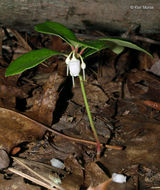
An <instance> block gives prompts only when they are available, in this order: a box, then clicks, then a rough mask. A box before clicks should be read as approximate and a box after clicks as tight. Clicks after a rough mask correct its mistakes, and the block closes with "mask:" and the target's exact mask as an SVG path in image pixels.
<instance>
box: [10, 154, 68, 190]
mask: <svg viewBox="0 0 160 190" xmlns="http://www.w3.org/2000/svg"><path fill="white" fill-rule="evenodd" d="M12 158H13V159H14V160H15V161H16V162H17V163H18V164H19V165H21V166H23V167H24V168H26V169H27V170H28V171H30V172H31V173H33V174H34V175H35V176H37V177H39V178H40V179H42V180H43V181H45V182H46V183H48V184H50V185H52V186H55V187H56V188H58V189H60V190H64V189H63V188H62V187H60V186H59V185H57V184H55V183H53V182H52V181H50V180H48V179H47V178H45V177H43V176H41V175H39V174H38V173H37V172H35V171H34V170H32V169H31V168H30V167H29V166H27V165H26V164H24V163H23V162H22V161H21V160H20V159H18V158H16V157H12Z"/></svg>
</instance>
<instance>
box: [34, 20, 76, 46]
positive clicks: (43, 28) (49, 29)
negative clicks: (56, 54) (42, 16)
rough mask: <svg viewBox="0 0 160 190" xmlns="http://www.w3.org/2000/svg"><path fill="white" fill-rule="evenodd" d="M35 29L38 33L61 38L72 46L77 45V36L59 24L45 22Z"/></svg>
mask: <svg viewBox="0 0 160 190" xmlns="http://www.w3.org/2000/svg"><path fill="white" fill-rule="evenodd" d="M34 29H35V30H36V31H37V32H41V33H44V34H51V35H55V36H59V37H60V38H62V39H63V40H65V41H66V42H68V43H69V44H71V45H74V43H76V41H77V38H76V36H75V34H74V33H73V32H72V31H71V30H69V29H68V28H66V27H65V26H64V25H62V24H60V23H57V22H44V23H41V24H37V25H36V26H35V28H34ZM71 41H72V42H71Z"/></svg>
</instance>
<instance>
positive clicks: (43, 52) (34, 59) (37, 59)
mask: <svg viewBox="0 0 160 190" xmlns="http://www.w3.org/2000/svg"><path fill="white" fill-rule="evenodd" d="M53 55H64V54H63V53H60V52H57V51H52V50H49V49H45V48H43V49H40V50H33V51H30V52H28V53H25V54H23V55H22V56H20V57H18V58H17V59H16V60H15V61H13V62H12V63H11V64H10V65H9V67H8V68H7V70H6V73H5V76H11V75H16V74H19V73H22V72H23V71H25V70H27V69H30V68H33V67H35V66H37V65H38V64H40V63H42V62H43V61H45V60H46V59H48V58H50V57H51V56H53Z"/></svg>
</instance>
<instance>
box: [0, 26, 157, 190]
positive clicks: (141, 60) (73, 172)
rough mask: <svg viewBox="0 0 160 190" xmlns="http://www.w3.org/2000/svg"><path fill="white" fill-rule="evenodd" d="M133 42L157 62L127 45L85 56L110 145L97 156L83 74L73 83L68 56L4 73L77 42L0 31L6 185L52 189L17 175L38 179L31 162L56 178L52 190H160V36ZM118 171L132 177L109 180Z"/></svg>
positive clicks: (0, 131) (0, 154) (2, 183)
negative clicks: (33, 55)
mask: <svg viewBox="0 0 160 190" xmlns="http://www.w3.org/2000/svg"><path fill="white" fill-rule="evenodd" d="M85 35H86V36H87V34H84V36H85ZM88 35H89V34H88ZM79 36H80V38H81V39H82V40H83V35H82V34H80V35H79ZM97 36H98V33H97V34H96V33H92V37H93V38H94V37H95V38H96V37H97ZM148 39H152V41H150V40H148ZM132 41H133V42H135V43H136V44H138V45H139V46H141V47H143V48H144V49H146V50H148V51H149V52H150V53H151V54H152V55H153V59H152V58H151V57H149V56H148V55H146V54H144V53H140V52H138V51H135V50H129V49H126V50H125V51H124V52H123V53H121V54H120V55H118V56H117V55H116V54H114V53H112V52H111V51H109V50H103V51H101V52H99V53H98V54H95V55H93V56H91V57H89V58H88V59H87V60H86V64H87V71H86V73H87V75H86V81H85V82H84V83H85V88H86V93H87V98H88V102H89V106H90V109H91V113H92V116H93V121H94V124H95V127H96V130H97V133H98V136H99V139H100V142H101V143H102V144H103V145H104V146H103V147H102V148H101V157H100V159H99V160H96V145H93V144H91V143H92V142H95V139H94V137H93V134H92V131H91V128H90V124H89V121H88V117H87V113H86V110H85V106H84V102H83V97H82V93H81V88H80V83H79V79H78V78H76V80H75V83H76V85H75V87H74V88H73V87H72V80H71V77H67V76H66V64H65V62H64V58H63V57H61V56H54V57H52V58H50V59H49V60H48V61H45V62H44V63H43V64H41V65H39V66H37V67H35V68H33V69H30V70H28V71H25V72H24V73H22V74H19V75H15V76H11V77H5V70H6V68H7V67H8V65H9V63H10V62H12V61H13V60H15V59H16V58H17V57H18V56H20V55H22V54H24V53H26V52H28V51H30V50H32V49H39V48H42V47H46V48H49V49H52V50H56V51H62V52H69V50H70V49H69V48H70V47H68V45H67V44H66V43H65V42H63V41H62V40H61V39H59V38H58V37H53V36H49V35H42V34H37V33H32V34H29V33H27V32H21V33H20V32H17V31H14V30H11V29H8V28H2V29H1V30H0V147H1V149H0V169H1V172H0V189H3V190H30V189H32V190H42V189H43V190H44V189H46V188H45V187H42V186H41V185H40V184H39V185H36V184H35V183H34V182H31V181H30V180H28V179H24V178H23V177H21V176H19V175H17V174H14V173H13V170H12V169H14V170H16V171H18V172H19V173H20V172H23V173H25V174H28V175H29V176H32V172H31V171H28V170H27V169H26V168H25V166H26V165H27V166H28V167H30V168H31V169H32V170H34V171H35V172H37V173H38V174H40V175H41V176H43V177H45V178H46V179H48V180H49V181H48V184H49V183H50V182H53V183H57V187H51V184H50V189H65V190H80V189H81V190H83V189H87V188H88V187H89V186H90V189H92V190H100V189H102V190H105V189H108V190H117V189H118V190H135V189H136V190H145V189H146V190H147V189H160V159H159V156H160V113H159V111H160V45H159V44H158V41H160V35H154V36H152V35H150V36H147V35H143V36H140V38H138V39H137V38H133V40H132ZM22 64H23V63H22ZM46 127H48V129H52V131H51V130H47V128H46ZM57 132H58V133H57ZM70 137H72V138H70ZM80 139H84V140H87V141H89V142H81V141H80ZM105 145H111V146H108V147H107V146H106V147H105ZM121 147H122V150H120V149H121ZM51 160H52V161H54V163H53V164H55V162H56V163H58V165H53V166H51ZM24 164H25V166H24ZM8 166H9V168H8ZM58 167H59V168H58ZM113 173H119V174H123V175H125V176H127V182H126V183H123V184H119V183H114V182H110V183H109V179H110V178H111V176H112V174H113ZM33 177H34V178H38V177H36V176H35V175H33ZM38 179H39V178H38ZM40 181H43V180H42V179H41V180H40ZM107 181H108V185H106V184H107V183H106V184H105V185H104V184H103V182H107ZM44 182H45V181H44ZM46 183H47V182H46ZM98 185H101V186H98ZM53 186H54V185H53Z"/></svg>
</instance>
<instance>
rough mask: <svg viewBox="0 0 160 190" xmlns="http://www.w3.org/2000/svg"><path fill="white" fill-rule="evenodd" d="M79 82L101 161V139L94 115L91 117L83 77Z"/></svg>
mask: <svg viewBox="0 0 160 190" xmlns="http://www.w3.org/2000/svg"><path fill="white" fill-rule="evenodd" d="M79 80H80V85H81V90H82V94H83V99H84V104H85V107H86V111H87V114H88V119H89V122H90V125H91V129H92V131H93V134H94V137H95V139H96V142H97V159H99V158H100V142H99V138H98V135H97V131H96V129H95V127H94V123H93V119H92V115H91V112H90V109H89V105H88V101H87V95H86V92H85V87H84V84H83V79H82V76H81V75H79Z"/></svg>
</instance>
